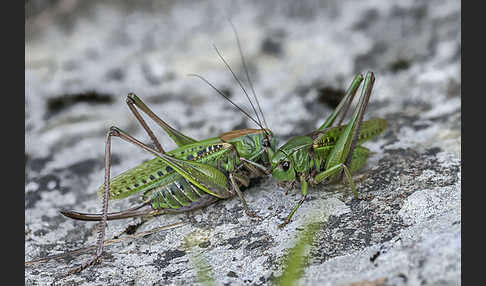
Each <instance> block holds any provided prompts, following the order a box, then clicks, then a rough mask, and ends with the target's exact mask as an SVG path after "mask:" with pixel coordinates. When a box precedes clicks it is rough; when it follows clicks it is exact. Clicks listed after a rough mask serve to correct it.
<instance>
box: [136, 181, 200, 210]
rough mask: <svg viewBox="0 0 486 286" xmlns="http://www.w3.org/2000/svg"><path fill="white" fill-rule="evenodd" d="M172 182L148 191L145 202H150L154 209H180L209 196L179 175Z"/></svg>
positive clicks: (144, 198)
mask: <svg viewBox="0 0 486 286" xmlns="http://www.w3.org/2000/svg"><path fill="white" fill-rule="evenodd" d="M170 181H171V182H169V183H167V184H164V185H161V186H158V187H156V188H154V189H151V190H149V191H147V192H146V193H145V194H144V196H143V200H144V201H146V200H150V201H151V204H152V208H153V209H169V208H172V209H178V208H181V207H186V206H188V205H190V204H192V203H194V202H197V201H198V200H199V199H201V198H202V197H204V196H207V195H208V194H207V193H205V192H204V191H202V190H200V189H199V188H197V187H196V186H194V185H193V184H191V183H190V182H188V181H187V180H186V179H184V177H182V176H181V175H179V174H177V173H174V178H173V180H170Z"/></svg>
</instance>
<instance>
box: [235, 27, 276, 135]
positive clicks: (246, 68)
mask: <svg viewBox="0 0 486 286" xmlns="http://www.w3.org/2000/svg"><path fill="white" fill-rule="evenodd" d="M228 22H229V23H230V25H231V29H233V32H234V34H235V37H236V43H237V44H238V50H239V51H240V57H241V62H242V63H243V68H244V69H245V73H246V79H247V80H248V83H249V84H250V88H251V92H252V94H253V98H254V99H255V101H256V103H257V106H258V110H259V111H260V114H261V115H262V118H263V122H264V123H265V127H266V128H267V129H268V124H267V121H266V120H265V115H264V114H263V111H262V107H261V106H260V102H259V101H258V98H257V96H256V93H255V89H254V88H253V83H252V81H251V79H250V74H249V72H248V67H247V65H246V61H245V56H244V55H243V50H242V48H241V44H240V37H239V36H238V32H236V28H235V26H234V25H233V22H231V20H230V19H229V18H228ZM250 103H251V101H250ZM257 118H258V114H257Z"/></svg>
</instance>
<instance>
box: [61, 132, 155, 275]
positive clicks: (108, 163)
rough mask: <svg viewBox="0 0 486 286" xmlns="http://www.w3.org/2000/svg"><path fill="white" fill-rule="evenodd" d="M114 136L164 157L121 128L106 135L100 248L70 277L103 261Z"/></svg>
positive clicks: (99, 234)
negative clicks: (112, 140) (112, 138)
mask: <svg viewBox="0 0 486 286" xmlns="http://www.w3.org/2000/svg"><path fill="white" fill-rule="evenodd" d="M113 136H116V137H119V138H121V139H122V140H124V141H127V142H129V143H132V144H135V145H136V146H139V147H141V148H142V149H145V150H147V151H149V152H151V153H153V154H155V155H157V156H159V155H162V154H161V153H160V152H158V151H157V150H155V149H153V148H151V147H150V146H148V145H146V144H143V143H142V142H140V141H138V140H136V139H135V138H133V137H131V136H130V135H128V134H126V133H125V132H123V131H121V130H120V129H119V128H117V127H115V126H112V127H110V130H109V131H108V133H107V135H106V143H105V181H104V191H103V210H102V217H101V222H100V230H99V232H98V241H97V244H98V247H97V249H96V254H95V257H94V258H93V259H91V260H89V261H87V262H86V263H84V264H82V265H81V266H79V267H77V268H74V269H72V270H70V271H69V272H68V273H67V274H68V275H70V274H72V273H79V272H81V271H82V270H83V269H86V268H87V267H89V266H92V265H95V264H97V263H99V262H100V261H101V255H102V254H103V241H104V237H105V228H106V224H107V217H108V200H109V190H110V168H111V137H113Z"/></svg>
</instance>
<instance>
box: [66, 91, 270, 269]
mask: <svg viewBox="0 0 486 286" xmlns="http://www.w3.org/2000/svg"><path fill="white" fill-rule="evenodd" d="M127 104H128V106H129V108H130V110H131V111H132V113H133V114H134V116H135V117H136V118H137V119H138V121H139V123H140V124H141V125H142V127H143V128H144V129H145V131H146V132H147V134H148V135H149V136H150V138H151V139H152V141H153V143H154V145H155V149H154V148H152V147H150V146H149V145H146V144H144V143H142V142H140V141H138V140H137V139H135V138H133V137H132V136H130V135H128V134H127V133H125V132H124V131H122V130H121V129H119V128H117V127H111V128H110V130H109V131H108V134H107V137H106V144H105V182H104V184H103V185H102V186H101V187H100V188H99V194H100V196H101V197H102V198H103V213H102V214H88V213H80V212H76V211H71V210H61V214H63V215H65V216H67V217H70V218H73V219H78V220H88V221H101V222H102V226H101V228H100V233H99V237H98V248H97V252H96V256H95V258H94V259H92V260H90V261H88V262H87V263H85V264H83V265H81V266H80V267H77V268H75V269H73V270H72V271H70V273H72V272H80V271H82V270H83V269H85V268H87V267H88V266H91V265H94V264H96V263H98V262H99V261H100V260H101V254H102V252H103V239H104V234H105V231H104V230H105V227H106V222H107V220H112V219H124V218H129V217H136V216H149V215H157V214H160V213H165V212H168V213H171V212H184V211H190V210H194V209H197V208H201V207H204V206H207V205H209V204H211V203H213V202H215V201H217V200H218V199H225V198H229V197H233V196H235V195H238V196H239V198H240V200H241V202H242V204H243V208H244V210H245V212H246V213H247V214H248V215H249V216H256V215H255V214H254V213H253V212H251V211H250V210H249V208H248V206H247V204H246V201H245V199H244V197H243V194H242V193H241V191H240V189H239V187H240V186H241V185H244V186H248V185H249V179H250V178H252V177H255V176H263V175H265V174H267V172H268V168H269V167H268V166H267V165H269V161H270V160H269V158H270V157H271V156H272V155H273V153H274V152H275V146H276V140H275V138H274V137H273V134H272V132H271V131H270V130H269V129H266V128H263V126H262V125H261V124H259V126H260V127H261V129H249V128H248V129H242V130H233V131H230V132H226V133H223V134H221V135H220V136H218V137H214V138H209V139H205V140H201V141H197V140H194V139H192V138H190V137H188V136H186V135H184V134H182V133H181V132H179V131H177V130H176V129H174V128H172V127H171V126H169V125H168V124H167V123H165V122H164V121H163V120H162V119H160V118H159V117H158V116H157V115H155V114H154V113H153V112H152V111H151V110H150V109H149V108H148V107H147V106H146V105H145V104H144V103H143V101H142V100H140V99H139V98H138V97H137V96H136V95H135V94H129V95H128V96H127ZM135 107H138V108H139V109H141V110H142V111H143V112H144V113H146V114H147V115H148V116H149V117H150V118H151V119H152V120H154V121H155V122H156V123H157V124H158V125H159V126H161V127H162V128H163V129H164V131H166V133H167V134H168V135H169V137H170V138H171V139H172V140H173V141H174V142H175V143H176V145H177V146H178V148H176V149H174V150H172V151H169V152H165V151H164V150H163V148H162V146H161V145H160V143H159V142H158V140H157V138H156V137H155V135H154V134H153V132H152V130H151V129H150V128H149V127H148V125H147V124H146V123H145V121H144V120H143V118H142V117H141V116H140V113H139V112H138V110H137V109H136V108H135ZM112 137H118V138H120V139H122V140H124V141H127V142H129V143H132V144H134V145H136V146H138V147H140V148H142V149H144V150H146V151H149V152H151V153H152V154H153V155H155V158H153V159H152V160H149V161H146V162H144V163H141V164H140V165H138V166H136V167H134V168H132V169H130V170H127V171H125V172H123V173H121V174H119V175H117V176H115V177H113V178H110V158H111V149H110V148H111V138H112ZM134 194H141V198H142V203H141V204H140V205H137V206H135V207H133V208H130V209H127V210H123V211H120V212H112V213H108V201H109V200H113V199H121V198H126V197H129V196H132V195H134Z"/></svg>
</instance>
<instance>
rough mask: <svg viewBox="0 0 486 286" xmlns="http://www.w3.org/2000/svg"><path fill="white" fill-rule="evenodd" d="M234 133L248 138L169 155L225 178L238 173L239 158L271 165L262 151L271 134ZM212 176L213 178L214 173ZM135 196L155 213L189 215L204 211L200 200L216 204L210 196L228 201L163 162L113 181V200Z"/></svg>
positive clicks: (189, 147) (151, 163) (212, 141)
mask: <svg viewBox="0 0 486 286" xmlns="http://www.w3.org/2000/svg"><path fill="white" fill-rule="evenodd" d="M233 132H240V133H246V134H245V135H243V136H238V137H234V138H231V139H229V140H228V142H223V141H222V139H221V138H220V137H214V138H209V139H206V140H202V141H199V142H196V143H191V144H188V145H185V146H182V147H179V148H177V149H174V150H172V151H169V152H167V153H166V154H167V155H169V156H173V157H174V158H177V159H181V160H187V161H192V162H198V163H201V164H206V165H209V166H212V167H216V168H217V169H219V170H221V171H223V173H225V175H226V174H227V173H229V172H233V171H235V166H240V164H241V162H240V158H245V159H248V160H250V161H253V162H256V163H261V164H266V163H268V158H267V157H268V156H266V155H265V154H266V153H264V152H262V150H264V148H265V147H264V146H263V141H264V140H265V136H268V134H271V131H269V130H266V131H265V132H267V133H264V132H262V130H259V129H246V130H235V131H233ZM223 138H224V136H223ZM270 144H271V147H270V149H272V148H273V149H274V150H275V139H273V141H272V142H271V143H270ZM235 152H236V154H235ZM235 155H236V156H235ZM237 174H238V172H237ZM209 175H210V176H211V173H210V174H209ZM212 176H213V177H212V178H209V179H211V180H213V181H217V178H216V177H214V175H212ZM219 181H220V182H221V187H222V188H223V189H228V188H229V187H230V186H229V184H228V181H227V180H226V177H224V179H221V178H220V179H219ZM103 191H104V186H100V188H99V194H100V196H102V195H103ZM136 193H141V194H143V196H142V201H144V202H147V201H149V202H150V203H151V205H152V208H153V209H154V210H161V209H181V211H187V210H188V209H191V207H190V206H192V205H193V206H197V207H203V206H204V205H205V204H201V203H200V200H204V201H205V202H207V203H210V202H212V201H214V200H209V199H208V198H207V197H208V196H214V197H216V198H218V197H219V198H227V197H229V194H228V193H225V195H218V194H215V193H213V194H210V193H207V192H205V191H203V190H201V189H200V188H198V187H197V186H195V185H194V184H192V183H191V182H190V181H188V180H187V179H186V178H184V176H182V175H181V174H179V173H178V172H176V171H175V170H174V169H173V168H172V167H171V166H170V165H169V164H167V162H165V161H164V160H163V159H161V158H154V159H152V160H149V161H146V162H144V163H142V164H140V165H138V166H136V167H135V168H132V169H130V170H127V171H125V172H123V173H121V174H119V175H117V176H115V177H114V178H112V179H111V181H110V192H109V195H110V199H121V198H125V197H128V196H131V195H133V194H136ZM183 207H184V208H183ZM169 211H170V210H169Z"/></svg>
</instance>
